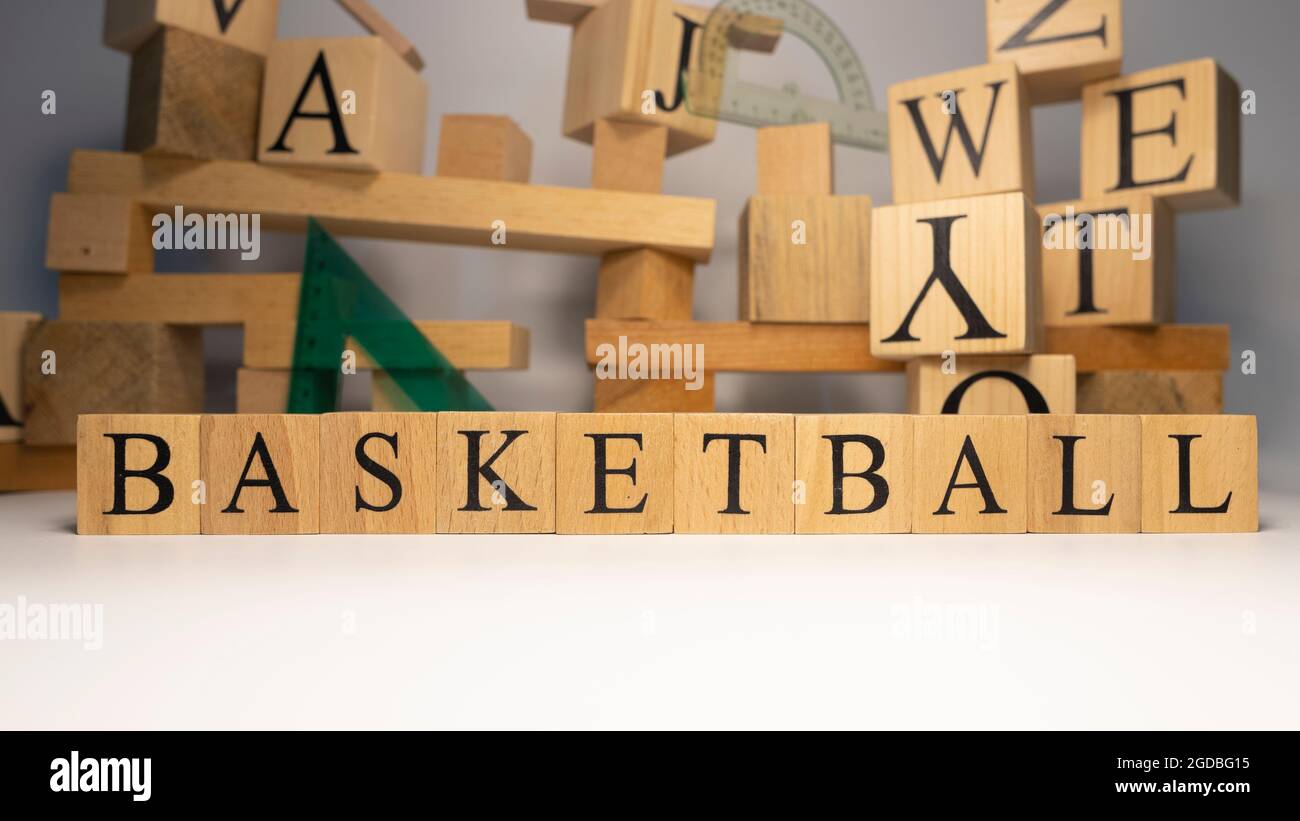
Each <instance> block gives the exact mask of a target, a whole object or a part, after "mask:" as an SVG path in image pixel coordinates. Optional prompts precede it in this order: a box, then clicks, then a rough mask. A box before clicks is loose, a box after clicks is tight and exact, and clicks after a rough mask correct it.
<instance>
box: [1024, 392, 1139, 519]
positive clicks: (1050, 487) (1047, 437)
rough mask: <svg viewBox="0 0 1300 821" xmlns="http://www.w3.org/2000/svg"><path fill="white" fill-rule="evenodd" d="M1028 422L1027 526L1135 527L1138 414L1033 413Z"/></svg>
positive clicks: (1137, 496)
mask: <svg viewBox="0 0 1300 821" xmlns="http://www.w3.org/2000/svg"><path fill="white" fill-rule="evenodd" d="M1028 424H1029V532H1030V533H1137V532H1138V531H1139V530H1141V527H1142V467H1141V466H1142V420H1141V419H1140V418H1138V417H1137V416H1112V415H1107V414H1084V415H1073V414H1038V415H1034V416H1030V417H1029V418H1028Z"/></svg>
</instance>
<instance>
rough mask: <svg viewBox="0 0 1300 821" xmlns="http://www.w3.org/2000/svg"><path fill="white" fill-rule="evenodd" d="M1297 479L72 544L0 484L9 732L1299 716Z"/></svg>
mask: <svg viewBox="0 0 1300 821" xmlns="http://www.w3.org/2000/svg"><path fill="white" fill-rule="evenodd" d="M1298 502H1300V498H1297V497H1294V496H1284V495H1277V494H1272V495H1270V494H1265V495H1264V496H1263V497H1262V499H1261V512H1262V518H1263V527H1264V529H1263V531H1262V532H1261V533H1258V534H1238V535H1230V536H1208V535H1196V536H1158V535H1143V536H1137V535H1132V536H1109V537H1089V536H1072V537H1052V536H1035V535H1028V536H947V537H928V536H843V537H823V536H816V537H813V536H809V537H788V536H768V537H704V536H637V537H618V538H607V537H574V536H473V537H471V536H427V537H404V536H371V537H353V536H302V537H218V536H205V537H173V536H159V537H148V538H140V537H120V538H89V537H87V538H80V537H77V536H76V535H74V533H73V520H74V502H73V495H72V494H71V493H35V494H5V495H0V534H3V535H0V608H3V607H4V606H5V605H8V606H9V607H10V611H11V612H13V613H17V612H18V611H17V608H18V605H19V603H20V599H21V601H22V602H25V603H26V604H27V606H28V611H27V612H29V613H30V612H31V609H32V608H31V605H33V604H36V605H40V606H45V605H51V604H88V605H91V606H92V607H93V606H94V605H102V613H103V620H102V624H103V632H102V648H100V649H87V648H86V647H85V642H84V641H78V640H57V641H56V640H35V639H30V638H28V639H23V640H14V639H9V640H5V639H0V728H4V729H15V728H66V729H91V728H104V729H145V728H160V729H166V728H449V727H487V728H561V727H575V728H599V727H606V728H612V727H646V728H653V727H663V728H668V727H712V728H728V727H731V728H739V727H823V728H836V727H845V728H848V727H855V728H1108V729H1109V728H1115V729H1148V728H1149V729H1162V728H1222V729H1235V728H1243V729H1244V728H1289V729H1295V728H1300V698H1298V697H1297V693H1300V630H1298V628H1300V595H1297V593H1300V539H1298V538H1297V535H1300V504H1298Z"/></svg>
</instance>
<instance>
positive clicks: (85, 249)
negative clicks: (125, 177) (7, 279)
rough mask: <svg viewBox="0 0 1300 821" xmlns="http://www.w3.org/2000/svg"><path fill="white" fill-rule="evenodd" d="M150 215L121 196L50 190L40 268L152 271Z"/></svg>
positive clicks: (117, 272)
mask: <svg viewBox="0 0 1300 821" xmlns="http://www.w3.org/2000/svg"><path fill="white" fill-rule="evenodd" d="M151 219H152V217H151V215H150V214H149V213H148V212H147V211H146V210H145V209H144V208H141V207H140V206H139V205H138V204H136V203H135V202H132V201H131V200H130V199H129V198H127V197H118V196H114V195H112V194H62V193H55V194H53V195H52V196H51V197H50V219H49V228H48V229H47V230H46V234H45V267H46V268H49V269H50V270H52V271H86V272H91V273H95V274H148V273H152V272H153V227H152V226H151V225H150V220H151Z"/></svg>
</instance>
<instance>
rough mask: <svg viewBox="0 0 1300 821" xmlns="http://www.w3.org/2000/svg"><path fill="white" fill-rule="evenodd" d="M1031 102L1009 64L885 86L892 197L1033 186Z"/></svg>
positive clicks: (924, 198) (922, 197)
mask: <svg viewBox="0 0 1300 821" xmlns="http://www.w3.org/2000/svg"><path fill="white" fill-rule="evenodd" d="M1033 148H1034V142H1033V139H1032V137H1031V131H1030V122H1029V100H1028V98H1027V97H1026V95H1025V90H1024V86H1023V80H1022V79H1021V77H1020V75H1019V73H1018V72H1017V71H1016V66H1015V64H1014V63H990V64H989V65H983V66H975V67H974V68H967V69H962V70H961V71H953V72H949V73H947V74H936V75H934V76H931V77H923V78H921V79H919V80H909V81H907V82H904V83H897V84H895V85H892V86H890V87H889V168H890V174H891V176H892V178H893V182H894V202H895V203H896V204H903V203H909V202H924V201H927V200H939V199H950V198H953V197H966V196H970V195H972V194H994V193H998V192H1003V191H1024V192H1027V193H1031V194H1032V192H1033V190H1034V155H1033Z"/></svg>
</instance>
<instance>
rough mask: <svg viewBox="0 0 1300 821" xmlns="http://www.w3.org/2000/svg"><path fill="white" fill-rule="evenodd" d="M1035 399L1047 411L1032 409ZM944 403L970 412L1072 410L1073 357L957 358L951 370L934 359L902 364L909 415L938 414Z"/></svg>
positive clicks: (978, 414) (993, 414) (987, 414)
mask: <svg viewBox="0 0 1300 821" xmlns="http://www.w3.org/2000/svg"><path fill="white" fill-rule="evenodd" d="M949 371H951V372H949ZM1018 379H1019V380H1023V381H1024V383H1027V384H1024V385H1022V384H1019V383H1018V382H1017V380H1018ZM959 391H960V393H958V392H959ZM1040 401H1041V403H1042V404H1044V405H1045V406H1046V407H1047V411H1042V410H1039V409H1037V405H1038V403H1039V402H1040ZM949 403H955V404H956V406H957V410H956V412H957V413H960V414H967V415H975V416H996V415H1001V414H1024V413H1044V412H1047V413H1074V411H1075V372H1074V357H1073V356H1070V355H1068V354H1066V355H1061V354H1033V355H1031V356H958V357H955V361H954V362H953V364H952V367H951V368H945V363H944V360H943V359H941V358H939V357H926V358H923V359H913V360H912V361H910V362H908V363H907V411H908V413H918V414H933V413H943V412H945V409H946V408H947V407H948V405H949Z"/></svg>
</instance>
